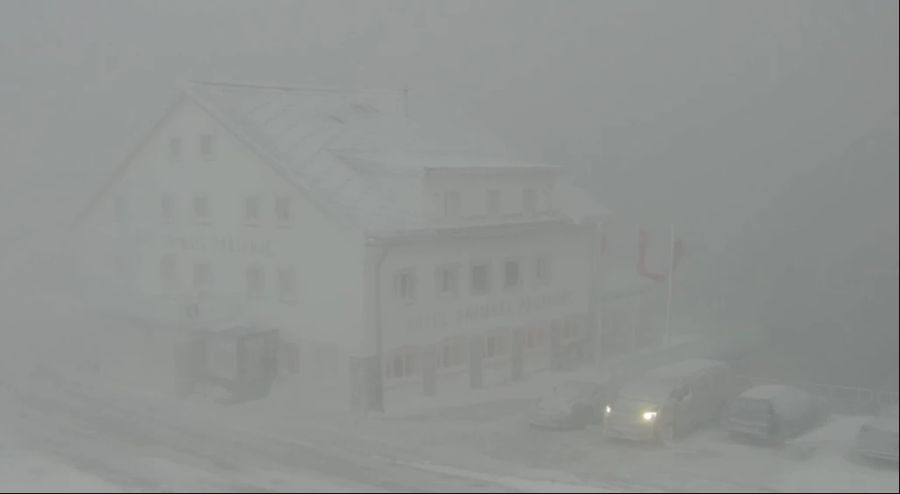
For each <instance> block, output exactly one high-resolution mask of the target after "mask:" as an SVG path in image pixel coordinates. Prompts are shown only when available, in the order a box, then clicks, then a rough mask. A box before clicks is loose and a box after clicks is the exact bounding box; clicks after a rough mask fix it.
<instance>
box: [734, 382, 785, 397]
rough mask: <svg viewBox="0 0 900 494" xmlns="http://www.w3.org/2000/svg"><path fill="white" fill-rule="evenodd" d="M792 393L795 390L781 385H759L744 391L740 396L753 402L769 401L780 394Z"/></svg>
mask: <svg viewBox="0 0 900 494" xmlns="http://www.w3.org/2000/svg"><path fill="white" fill-rule="evenodd" d="M792 392H796V390H795V388H792V387H790V386H785V385H783V384H761V385H759V386H753V387H752V388H750V389H748V390H747V391H744V392H743V393H741V396H742V397H744V398H750V399H754V400H771V399H773V398H775V397H777V396H780V395H782V394H785V393H792Z"/></svg>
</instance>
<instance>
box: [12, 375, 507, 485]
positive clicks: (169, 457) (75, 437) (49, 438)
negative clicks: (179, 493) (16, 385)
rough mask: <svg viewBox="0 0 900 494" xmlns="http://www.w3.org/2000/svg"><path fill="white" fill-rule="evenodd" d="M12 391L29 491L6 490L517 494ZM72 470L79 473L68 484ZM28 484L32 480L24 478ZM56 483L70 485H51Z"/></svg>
mask: <svg viewBox="0 0 900 494" xmlns="http://www.w3.org/2000/svg"><path fill="white" fill-rule="evenodd" d="M5 392H6V393H7V394H8V395H9V396H7V400H6V403H5V405H4V406H3V407H2V409H3V412H4V415H6V416H5V417H0V418H2V419H3V423H4V424H6V425H9V426H10V427H11V428H12V429H15V430H14V432H10V431H7V432H6V433H5V434H4V435H5V439H4V440H3V442H4V443H5V446H4V449H5V450H7V451H8V452H9V454H8V455H7V456H8V457H9V459H10V460H9V461H6V462H4V467H5V468H6V469H7V470H16V469H17V471H18V473H19V474H20V475H19V477H20V480H19V482H18V484H20V485H6V484H5V483H4V485H2V486H0V490H3V491H11V490H15V489H17V488H21V487H22V486H21V484H22V483H23V482H24V483H26V484H28V485H35V486H37V485H40V486H43V488H44V489H49V490H54V489H65V490H82V489H79V488H78V487H73V486H72V485H70V484H68V481H70V480H71V478H72V476H73V475H79V476H80V477H79V478H80V479H81V480H82V481H83V482H82V484H84V485H85V486H86V487H85V489H84V490H86V491H87V490H91V489H92V488H93V487H96V486H100V490H110V489H108V488H107V489H104V488H103V487H112V488H113V490H120V491H121V490H125V491H132V492H135V491H136V492H158V491H170V490H173V491H175V490H189V491H203V492H214V491H228V492H250V491H252V492H266V491H271V492H287V491H291V492H297V491H301V492H319V491H325V492H352V491H360V490H365V491H370V492H371V491H390V492H413V491H422V490H423V488H424V490H425V491H431V492H451V491H459V490H464V491H486V492H505V491H511V490H514V489H508V488H505V487H503V486H502V485H499V484H494V483H492V482H490V481H485V480H482V479H477V478H471V477H466V476H462V475H454V474H452V473H441V472H428V471H425V470H422V469H417V468H413V467H411V466H404V465H402V464H398V463H391V462H387V461H384V459H381V458H376V457H371V456H368V457H367V456H365V455H353V454H352V453H350V452H346V451H340V452H338V451H337V450H336V449H331V450H329V449H328V448H327V447H323V446H322V445H319V444H316V445H311V444H304V443H302V442H298V441H296V440H287V439H283V438H277V437H265V436H262V435H260V434H259V433H253V434H245V433H242V432H239V431H235V430H228V431H226V430H222V429H212V428H210V427H208V426H205V425H204V424H202V423H179V424H174V423H171V422H161V421H158V420H154V419H153V418H152V414H150V413H145V414H142V413H140V412H139V411H136V410H133V409H132V410H129V409H125V408H123V407H120V406H119V405H117V404H115V403H111V402H108V401H103V400H102V398H98V397H97V396H89V395H85V394H79V393H77V392H73V390H71V389H67V388H64V387H56V388H46V387H43V386H38V387H34V388H32V389H29V390H22V389H10V388H9V387H7V388H6V389H5ZM10 398H12V399H10ZM11 404H12V406H11ZM13 453H15V456H13ZM13 457H15V462H13ZM25 458H28V459H27V460H26V459H25ZM41 458H44V459H45V460H46V461H43V462H42V461H41ZM23 462H25V463H28V464H27V465H26V464H24V463H23ZM34 464H37V465H38V466H37V467H33V465H34ZM23 468H24V470H27V471H30V472H32V473H34V472H35V471H39V470H41V469H43V470H46V471H45V472H44V475H39V474H35V475H32V476H31V477H28V476H27V475H25V476H23V475H21V472H22V470H23ZM35 468H37V470H35ZM51 470H52V472H50V471H51ZM63 470H65V471H67V472H69V473H70V475H68V476H66V475H63V476H61V477H60V476H59V475H58V473H59V472H60V471H63ZM0 471H2V470H0ZM51 473H52V474H51ZM26 477H27V478H28V479H30V480H29V481H28V482H26V481H25V480H21V479H23V478H26ZM54 478H58V479H59V482H62V483H61V484H59V485H56V486H53V485H49V486H48V485H47V483H48V482H49V483H51V484H52V482H53V480H52V479H54ZM66 479H68V480H66ZM85 479H87V480H85ZM29 482H31V483H29ZM75 485H79V484H75Z"/></svg>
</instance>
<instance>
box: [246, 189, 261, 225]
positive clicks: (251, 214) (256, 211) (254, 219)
mask: <svg viewBox="0 0 900 494" xmlns="http://www.w3.org/2000/svg"><path fill="white" fill-rule="evenodd" d="M261 202H262V199H260V198H259V196H251V197H247V198H245V199H244V224H245V225H251V226H258V225H259V218H260V203H261Z"/></svg>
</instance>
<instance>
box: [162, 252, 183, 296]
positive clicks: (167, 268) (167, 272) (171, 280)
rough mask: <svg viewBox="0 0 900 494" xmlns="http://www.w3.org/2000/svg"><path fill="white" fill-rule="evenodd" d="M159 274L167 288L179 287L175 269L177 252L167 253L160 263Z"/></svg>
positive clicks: (164, 286)
mask: <svg viewBox="0 0 900 494" xmlns="http://www.w3.org/2000/svg"><path fill="white" fill-rule="evenodd" d="M159 276H160V280H161V281H162V286H163V288H164V289H165V290H174V289H175V288H177V285H178V279H177V278H176V271H175V254H166V255H165V256H163V258H162V259H161V260H160V263H159Z"/></svg>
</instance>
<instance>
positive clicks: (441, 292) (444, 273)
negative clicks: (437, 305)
mask: <svg viewBox="0 0 900 494" xmlns="http://www.w3.org/2000/svg"><path fill="white" fill-rule="evenodd" d="M434 276H435V285H436V291H437V294H438V297H439V298H453V297H456V296H457V294H458V292H459V267H458V266H456V265H446V266H438V268H437V269H436V270H435V275H434Z"/></svg>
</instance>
